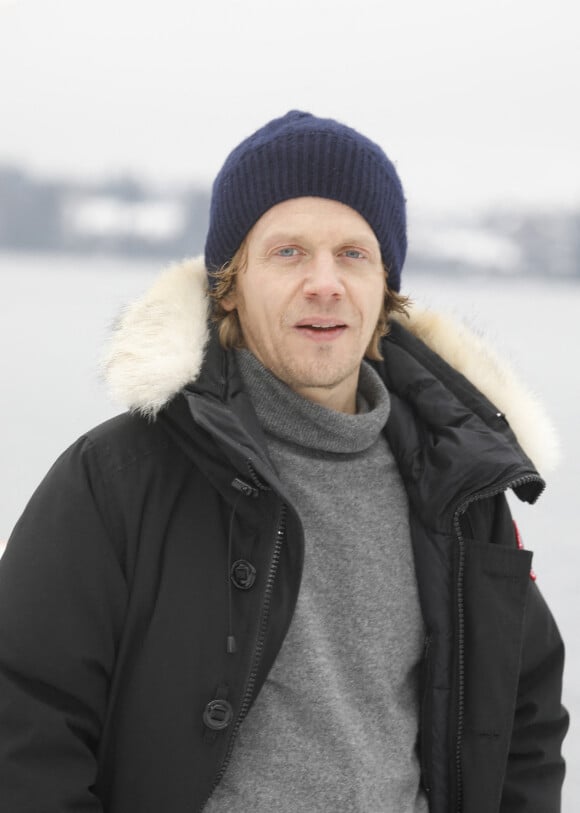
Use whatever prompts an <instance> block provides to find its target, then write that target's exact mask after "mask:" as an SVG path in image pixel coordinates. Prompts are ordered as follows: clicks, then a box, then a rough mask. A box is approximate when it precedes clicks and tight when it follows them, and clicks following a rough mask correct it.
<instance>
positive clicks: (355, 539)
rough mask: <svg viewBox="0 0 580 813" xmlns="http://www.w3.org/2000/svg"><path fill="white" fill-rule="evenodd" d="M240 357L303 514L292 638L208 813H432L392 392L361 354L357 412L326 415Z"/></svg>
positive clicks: (419, 631) (419, 642)
mask: <svg viewBox="0 0 580 813" xmlns="http://www.w3.org/2000/svg"><path fill="white" fill-rule="evenodd" d="M236 355H237V360H238V364H239V367H240V371H241V374H242V378H243V381H244V385H245V387H246V389H247V390H248V392H249V395H250V397H251V399H252V402H253V404H254V407H255V409H256V412H257V415H258V418H259V420H260V422H261V424H262V427H263V429H264V432H265V435H266V440H267V443H268V450H269V452H270V457H271V459H272V461H273V463H274V465H275V467H276V469H277V472H278V475H279V477H280V479H281V481H282V482H283V483H284V485H285V488H286V490H287V493H288V495H289V496H290V498H291V500H292V502H293V505H294V506H295V507H296V509H297V511H298V514H299V516H300V518H301V520H302V524H303V527H304V538H305V558H304V574H303V579H302V584H301V588H300V594H299V597H298V603H297V606H296V611H295V614H294V618H293V620H292V624H291V626H290V629H289V632H288V635H287V636H286V639H285V641H284V644H283V645H282V648H281V650H280V653H279V655H278V658H277V659H276V662H275V663H274V666H273V667H272V669H271V671H270V674H269V675H268V678H267V679H266V682H265V684H264V686H263V688H262V691H261V692H260V694H259V696H258V698H257V700H256V702H255V704H254V706H253V707H252V709H251V711H250V712H249V714H248V717H247V718H246V720H245V721H244V723H243V725H242V726H241V728H240V731H239V733H238V739H237V742H236V745H235V748H234V752H233V754H232V758H231V762H230V765H229V767H228V769H227V771H226V774H225V776H224V778H223V779H222V782H221V783H220V785H219V786H218V788H217V789H216V790H215V792H214V794H213V796H212V797H211V799H210V800H209V802H208V804H207V806H206V810H207V811H209V812H210V813H221V812H222V811H234V810H235V811H236V813H246V811H251V813H266V811H267V813H271V812H272V811H277V812H278V813H290V811H292V813H297V811H308V813H318V812H319V811H320V813H322V811H324V812H325V813H328V812H330V811H331V812H332V813H341V812H342V811H345V813H346V811H348V813H379V811H385V813H386V812H387V811H389V812H390V811H392V813H395V811H396V813H423V811H427V802H426V799H425V797H424V795H423V793H422V792H421V791H420V789H419V763H418V758H417V749H416V740H417V735H418V728H419V726H418V707H419V699H418V668H419V662H420V658H421V654H422V647H423V625H422V619H421V614H420V610H419V602H418V596H417V585H416V581H415V571H414V567H413V561H412V551H411V541H410V534H409V523H408V505H407V497H406V493H405V489H404V487H403V484H402V482H401V478H400V475H399V472H398V470H397V466H396V463H395V460H394V458H393V455H392V453H391V450H390V448H389V445H388V443H387V441H386V439H385V437H384V435H383V433H382V431H381V430H382V429H383V427H384V425H385V423H386V421H387V418H388V416H389V408H390V401H389V395H388V392H387V390H386V389H385V387H384V385H383V383H382V381H381V379H380V378H379V377H378V375H377V374H376V373H375V372H374V370H373V369H372V368H371V367H370V366H369V365H368V364H366V363H364V362H363V364H362V366H361V374H360V381H359V389H358V395H357V409H358V412H357V414H356V415H346V414H344V413H341V412H335V411H333V410H329V409H325V408H324V407H321V406H319V405H317V404H314V403H312V402H311V401H308V400H306V399H304V398H302V397H300V396H299V395H297V394H296V393H294V392H293V391H292V390H290V388H289V387H287V386H286V385H285V384H284V383H282V382H281V381H279V380H278V379H277V378H276V377H275V376H274V375H273V374H272V373H270V372H269V371H268V370H266V369H265V368H264V367H263V366H262V365H261V364H260V363H259V362H258V361H257V359H256V358H255V357H254V356H253V355H252V354H251V353H250V352H249V351H247V350H242V351H239V352H237V354H236Z"/></svg>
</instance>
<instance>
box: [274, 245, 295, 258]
mask: <svg viewBox="0 0 580 813" xmlns="http://www.w3.org/2000/svg"><path fill="white" fill-rule="evenodd" d="M297 252H298V249H296V248H293V247H292V246H284V248H280V249H278V251H277V252H276V254H278V255H279V256H280V257H294V256H295V255H296V254H297Z"/></svg>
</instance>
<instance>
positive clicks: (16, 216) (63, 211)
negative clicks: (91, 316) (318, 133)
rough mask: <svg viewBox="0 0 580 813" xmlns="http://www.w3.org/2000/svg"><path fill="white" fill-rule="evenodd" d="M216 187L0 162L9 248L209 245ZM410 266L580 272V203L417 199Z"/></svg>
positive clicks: (92, 250)
mask: <svg viewBox="0 0 580 813" xmlns="http://www.w3.org/2000/svg"><path fill="white" fill-rule="evenodd" d="M209 204H210V189H209V187H208V186H203V185H197V184H190V185H188V184H185V183H180V184H169V183H165V184H163V185H160V184H157V185H156V184H153V183H151V182H148V181H147V180H146V179H144V178H143V177H141V176H138V175H136V174H128V173H125V174H124V175H118V176H110V177H103V178H101V179H96V180H90V179H84V180H80V179H74V178H71V177H66V176H63V175H61V176H57V175H54V176H53V177H52V178H50V179H49V178H47V177H46V176H44V177H43V176H41V175H37V174H35V173H34V172H33V171H31V170H30V169H28V168H26V167H24V166H21V165H12V164H7V163H2V162H0V251H23V252H26V251H34V252H45V253H51V252H52V253H63V254H67V253H68V254H71V253H77V254H81V255H97V256H98V255H103V254H105V255H110V256H113V257H114V256H119V257H143V258H146V257H151V258H155V259H159V260H161V261H165V262H169V261H171V260H174V259H176V258H180V257H183V256H190V255H193V254H199V253H201V252H202V251H203V247H204V242H205V235H206V231H207V226H208V221H209ZM408 221H409V223H408V231H409V252H408V258H407V261H406V265H407V268H409V267H411V268H413V269H414V270H421V271H424V272H425V273H440V272H441V271H444V272H445V273H464V272H468V273H471V274H472V275H473V274H478V273H484V274H490V273H491V274H497V275H501V274H503V275H517V274H522V275H523V274H525V275H526V276H529V277H533V276H550V278H553V279H555V278H558V277H560V278H564V279H569V280H572V281H574V280H575V281H580V205H578V207H575V208H573V207H566V206H563V205H561V206H550V207H548V206H544V207H543V208H529V207H525V206H510V207H508V206H504V207H503V208H501V209H494V208H492V207H484V206H481V207H480V208H471V209H466V210H463V209H461V208H457V210H456V211H455V212H450V211H446V212H440V211H439V210H437V209H436V208H431V209H430V208H423V209H422V210H419V211H416V210H415V209H414V207H413V206H409V217H408Z"/></svg>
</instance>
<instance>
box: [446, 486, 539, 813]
mask: <svg viewBox="0 0 580 813" xmlns="http://www.w3.org/2000/svg"><path fill="white" fill-rule="evenodd" d="M526 483H540V484H541V485H542V490H541V491H540V494H541V493H542V491H543V490H544V488H545V483H544V481H543V480H542V478H541V477H540V476H539V475H537V474H529V475H527V476H526V477H520V478H518V479H515V480H506V481H504V482H503V483H501V484H500V485H496V486H494V487H493V488H489V489H487V490H484V491H479V492H478V493H476V494H472V495H471V496H470V497H468V498H467V499H466V500H465V501H464V502H462V503H461V504H460V505H459V506H458V508H457V509H456V510H455V513H454V515H453V527H454V530H455V533H456V535H457V540H458V543H459V561H458V566H457V582H456V592H455V595H456V599H457V726H456V740H455V810H456V811H457V813H461V810H462V803H463V782H462V766H461V748H462V744H463V726H464V715H465V694H464V692H465V686H464V683H465V615H464V609H465V608H464V593H463V576H464V570H465V540H464V538H463V534H462V533H461V525H460V522H459V520H460V517H462V516H463V514H465V512H466V511H467V509H468V508H469V506H470V505H471V504H472V503H474V502H478V501H479V500H485V499H488V498H490V497H497V496H498V494H502V493H503V492H504V491H507V489H508V488H511V489H514V488H517V487H518V486H523V485H525V484H526ZM538 496H539V495H538Z"/></svg>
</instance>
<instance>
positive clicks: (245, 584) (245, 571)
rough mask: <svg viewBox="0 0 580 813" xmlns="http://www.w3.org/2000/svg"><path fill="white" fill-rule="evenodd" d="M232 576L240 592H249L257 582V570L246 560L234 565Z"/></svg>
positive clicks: (238, 561) (231, 571)
mask: <svg viewBox="0 0 580 813" xmlns="http://www.w3.org/2000/svg"><path fill="white" fill-rule="evenodd" d="M230 575H231V579H232V582H233V583H234V586H235V587H237V588H238V590H249V589H250V587H252V586H253V584H254V582H255V581H256V568H255V567H254V565H252V564H250V562H247V561H246V560H245V559H238V560H237V562H234V563H233V565H232V568H231V570H230Z"/></svg>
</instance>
